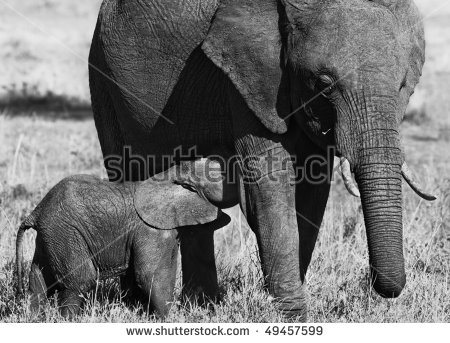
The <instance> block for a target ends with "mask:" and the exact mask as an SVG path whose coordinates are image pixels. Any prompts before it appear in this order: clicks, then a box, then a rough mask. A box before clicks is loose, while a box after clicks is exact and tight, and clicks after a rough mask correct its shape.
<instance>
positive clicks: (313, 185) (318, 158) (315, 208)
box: [295, 134, 334, 282]
mask: <svg viewBox="0 0 450 343" xmlns="http://www.w3.org/2000/svg"><path fill="white" fill-rule="evenodd" d="M295 150H296V156H297V163H296V168H297V171H299V172H298V173H297V174H298V176H299V177H301V179H299V180H297V181H298V183H297V186H296V192H295V204H296V210H297V223H298V232H299V237H300V267H301V277H302V282H304V279H305V276H306V272H307V270H308V267H309V264H310V262H311V256H312V253H313V251H314V247H315V245H316V241H317V236H318V234H319V228H320V225H321V224H322V219H323V215H324V213H325V208H326V205H327V201H328V196H329V194H330V186H331V177H332V173H333V162H334V154H333V153H332V151H330V152H329V153H327V152H325V151H323V150H322V149H320V148H319V147H318V146H316V145H315V144H314V143H313V142H311V141H310V140H309V138H307V137H306V136H305V135H304V134H302V135H301V137H300V138H299V139H298V141H297V142H296V149H295Z"/></svg>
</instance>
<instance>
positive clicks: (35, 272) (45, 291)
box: [29, 236, 57, 314]
mask: <svg viewBox="0 0 450 343" xmlns="http://www.w3.org/2000/svg"><path fill="white" fill-rule="evenodd" d="M39 238H40V237H39V236H38V238H37V241H36V252H35V254H34V257H33V262H32V264H31V269H30V274H29V291H30V293H31V299H30V300H31V302H30V311H31V312H32V313H34V314H36V313H38V312H39V310H40V307H41V305H42V302H43V301H44V300H46V299H47V297H50V296H52V295H53V294H54V293H55V290H56V287H57V282H56V279H55V277H54V276H53V274H52V271H51V269H50V267H49V263H48V258H47V256H46V255H45V253H44V252H43V250H42V246H41V242H40V239H39Z"/></svg>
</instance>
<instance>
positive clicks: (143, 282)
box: [134, 231, 178, 317]
mask: <svg viewBox="0 0 450 343" xmlns="http://www.w3.org/2000/svg"><path fill="white" fill-rule="evenodd" d="M160 234H161V236H163V235H167V234H168V233H163V232H161V233H160ZM150 240H152V237H150ZM150 240H149V241H146V240H143V241H140V242H139V244H138V245H139V246H138V247H137V248H136V249H135V256H134V257H135V260H134V268H135V276H136V286H137V287H138V288H139V290H140V292H139V293H140V299H139V300H140V301H141V303H142V305H144V306H145V309H146V310H150V311H152V312H153V311H154V312H156V314H157V315H158V316H161V317H164V316H166V315H167V313H168V312H169V310H170V307H171V303H172V302H173V297H174V294H173V293H174V289H175V280H176V272H177V262H178V242H177V240H176V232H175V231H173V232H171V233H170V237H169V238H164V239H163V238H161V239H157V240H155V239H154V237H153V242H150ZM155 243H156V244H155Z"/></svg>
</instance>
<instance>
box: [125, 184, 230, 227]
mask: <svg viewBox="0 0 450 343" xmlns="http://www.w3.org/2000/svg"><path fill="white" fill-rule="evenodd" d="M134 207H135V209H136V212H137V214H138V215H139V217H140V218H141V219H142V220H143V221H144V222H145V223H146V224H147V225H149V226H151V227H153V228H155V229H159V230H173V229H178V228H183V227H192V226H201V225H203V224H209V223H212V224H213V226H214V228H213V229H218V228H220V227H222V226H224V225H226V224H228V223H229V222H230V218H229V217H228V215H226V214H225V213H223V212H222V211H220V210H219V209H218V208H217V207H215V206H213V205H211V204H210V203H209V202H207V201H206V200H204V199H202V198H200V196H199V195H198V194H197V193H194V192H192V191H189V190H187V189H185V188H183V187H182V186H179V185H176V184H173V183H172V182H170V181H154V180H151V179H149V180H147V181H145V182H143V183H142V184H140V185H139V186H138V187H137V188H136V191H135V195H134ZM208 227H209V228H211V226H210V225H208Z"/></svg>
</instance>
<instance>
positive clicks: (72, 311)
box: [58, 289, 83, 320]
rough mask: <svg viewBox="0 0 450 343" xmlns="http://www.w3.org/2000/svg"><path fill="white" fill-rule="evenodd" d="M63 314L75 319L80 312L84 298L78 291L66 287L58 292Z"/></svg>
mask: <svg viewBox="0 0 450 343" xmlns="http://www.w3.org/2000/svg"><path fill="white" fill-rule="evenodd" d="M58 300H59V306H60V308H59V309H60V313H61V316H63V317H64V318H67V319H70V320H71V319H73V318H74V317H75V316H76V315H78V314H79V313H80V308H81V305H82V304H83V298H82V297H81V296H80V295H79V293H78V292H75V291H72V290H68V289H65V290H63V291H62V292H61V293H59V294H58Z"/></svg>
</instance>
